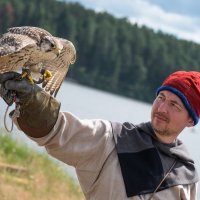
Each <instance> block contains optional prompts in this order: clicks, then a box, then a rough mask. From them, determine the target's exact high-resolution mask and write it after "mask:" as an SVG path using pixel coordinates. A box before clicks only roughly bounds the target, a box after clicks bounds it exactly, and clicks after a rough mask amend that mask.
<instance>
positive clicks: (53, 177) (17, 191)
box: [0, 130, 84, 200]
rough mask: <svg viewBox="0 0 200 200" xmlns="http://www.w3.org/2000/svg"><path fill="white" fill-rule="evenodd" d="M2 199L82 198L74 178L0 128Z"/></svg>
mask: <svg viewBox="0 0 200 200" xmlns="http://www.w3.org/2000/svg"><path fill="white" fill-rule="evenodd" d="M0 198H1V200H22V199H23V200H41V199H42V200H82V199H84V198H83V195H82V192H81V190H80V188H79V186H77V184H76V183H75V182H74V180H73V179H72V178H71V177H70V176H68V175H67V174H66V172H64V171H63V169H61V168H60V167H59V166H58V165H57V164H55V163H54V162H53V161H52V160H51V159H50V158H48V157H47V156H46V155H44V154H41V153H38V152H35V151H34V150H32V149H30V148H29V147H27V146H26V145H25V144H21V143H19V142H16V141H15V140H14V139H12V138H11V137H10V136H9V135H8V134H2V130H0Z"/></svg>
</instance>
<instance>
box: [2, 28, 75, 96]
mask: <svg viewBox="0 0 200 200" xmlns="http://www.w3.org/2000/svg"><path fill="white" fill-rule="evenodd" d="M75 60H76V50H75V47H74V45H73V44H72V42H70V41H69V40H66V39H63V38H58V37H54V36H52V35H51V34H50V33H49V32H48V31H46V30H44V29H42V28H38V27H31V26H22V27H13V28H9V29H8V32H6V33H5V34H3V35H2V37H1V38H0V73H4V72H9V71H18V70H22V75H21V78H24V77H27V78H28V79H29V80H30V81H31V82H36V83H41V82H43V83H42V87H43V88H44V89H45V91H47V92H49V93H50V94H51V95H54V96H56V94H57V92H58V90H59V88H60V86H61V84H62V82H63V80H64V78H65V76H66V74H67V71H68V68H69V65H70V64H73V63H74V62H75ZM35 74H42V77H43V79H42V81H41V80H40V79H39V80H35V79H34V75H35Z"/></svg>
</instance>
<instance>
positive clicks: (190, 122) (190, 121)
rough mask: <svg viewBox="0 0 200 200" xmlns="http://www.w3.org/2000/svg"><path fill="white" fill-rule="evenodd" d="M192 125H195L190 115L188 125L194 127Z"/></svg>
mask: <svg viewBox="0 0 200 200" xmlns="http://www.w3.org/2000/svg"><path fill="white" fill-rule="evenodd" d="M192 126H194V120H193V119H192V118H191V117H190V118H189V120H188V124H187V127H192Z"/></svg>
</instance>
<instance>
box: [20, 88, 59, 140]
mask: <svg viewBox="0 0 200 200" xmlns="http://www.w3.org/2000/svg"><path fill="white" fill-rule="evenodd" d="M60 105H61V104H60V102H58V101H57V100H56V99H55V98H53V97H52V96H50V95H49V94H48V93H46V92H45V91H43V90H41V91H38V92H36V93H34V95H31V97H30V99H28V100H26V101H25V102H22V101H21V103H20V115H19V117H18V118H17V122H18V125H19V127H20V129H21V130H22V131H23V132H25V133H26V134H27V135H28V136H30V137H35V138H39V137H43V136H45V135H47V134H48V133H49V132H50V131H51V129H52V128H53V127H54V125H55V123H56V121H57V118H58V114H59V110H60Z"/></svg>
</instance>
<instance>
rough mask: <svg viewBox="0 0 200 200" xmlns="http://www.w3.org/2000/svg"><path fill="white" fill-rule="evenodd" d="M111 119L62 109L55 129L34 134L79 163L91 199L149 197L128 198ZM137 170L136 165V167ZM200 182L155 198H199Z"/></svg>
mask: <svg viewBox="0 0 200 200" xmlns="http://www.w3.org/2000/svg"><path fill="white" fill-rule="evenodd" d="M113 137H114V136H113V133H112V127H111V123H110V122H109V121H106V120H101V119H93V120H87V119H85V120H80V119H79V118H77V117H76V116H74V115H72V114H71V113H67V112H60V114H59V117H58V120H57V122H56V124H55V126H54V128H53V130H52V131H51V132H50V133H49V134H48V135H47V136H45V137H43V138H31V139H33V140H34V141H36V142H37V143H38V144H39V145H41V146H45V148H46V150H47V152H48V153H49V154H50V155H52V156H53V157H55V158H57V159H59V160H61V161H63V162H64V163H66V164H68V165H72V166H74V167H75V169H76V172H77V176H78V179H79V182H80V185H81V188H82V190H83V193H84V195H85V197H86V199H87V200H128V199H130V200H149V198H150V195H151V194H146V195H140V196H134V197H131V198H127V196H126V191H125V187H124V182H123V178H122V174H121V170H120V165H119V162H118V156H117V152H116V149H115V142H114V138H113ZM133 170H134V169H133ZM196 193H197V184H192V185H178V186H175V187H172V188H169V189H166V190H163V191H160V192H157V193H156V194H155V196H154V198H153V199H154V200H195V199H197V198H196Z"/></svg>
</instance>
